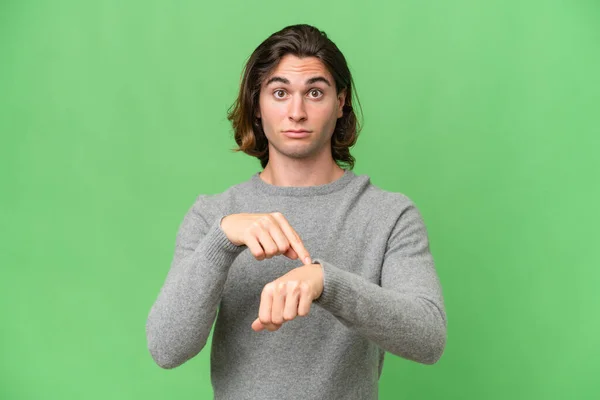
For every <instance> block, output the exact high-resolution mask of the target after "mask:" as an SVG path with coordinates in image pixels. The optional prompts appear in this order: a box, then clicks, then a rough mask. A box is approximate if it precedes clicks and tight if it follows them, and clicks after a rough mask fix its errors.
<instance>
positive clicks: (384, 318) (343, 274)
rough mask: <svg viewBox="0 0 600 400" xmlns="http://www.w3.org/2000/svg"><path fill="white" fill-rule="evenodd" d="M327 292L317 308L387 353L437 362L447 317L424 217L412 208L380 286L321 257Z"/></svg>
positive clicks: (397, 231)
mask: <svg viewBox="0 0 600 400" xmlns="http://www.w3.org/2000/svg"><path fill="white" fill-rule="evenodd" d="M313 262H315V263H319V264H321V265H322V267H323V277H324V289H323V292H322V294H321V296H320V297H319V298H318V299H317V300H315V303H316V304H319V305H320V306H321V307H323V308H324V309H326V310H327V311H329V312H331V313H332V314H333V315H334V316H335V317H336V318H337V319H338V320H339V321H340V322H341V323H342V324H344V325H345V326H347V327H349V328H351V329H355V330H356V331H358V332H359V333H360V334H362V335H363V336H365V337H367V338H368V339H370V340H372V341H373V342H375V343H376V344H377V345H379V346H380V347H381V348H382V349H383V350H385V351H388V352H390V353H393V354H395V355H397V356H400V357H403V358H406V359H409V360H413V361H416V362H420V363H424V364H433V363H435V362H437V361H438V360H439V358H440V357H441V355H442V353H443V351H444V348H445V345H446V326H447V322H446V314H445V310H444V304H443V298H442V289H441V286H440V283H439V279H438V276H437V274H436V272H435V267H434V261H433V257H432V255H431V252H430V249H429V240H428V236H427V231H426V228H425V225H424V223H423V219H422V217H421V215H420V213H419V211H418V209H417V208H416V207H415V206H414V204H412V203H411V204H410V205H409V206H408V207H406V209H404V210H403V212H402V213H401V214H400V216H399V217H398V220H397V221H396V225H395V226H394V228H393V230H392V232H391V234H390V236H389V240H388V243H387V247H386V251H385V257H384V260H383V264H382V269H381V286H379V285H377V284H375V283H373V282H370V281H367V280H366V279H364V278H363V277H361V276H359V275H356V274H354V273H351V272H348V271H345V270H343V269H342V268H340V267H337V266H334V265H332V264H331V263H329V262H327V261H326V260H321V259H319V258H318V257H316V258H315V259H314V261H313Z"/></svg>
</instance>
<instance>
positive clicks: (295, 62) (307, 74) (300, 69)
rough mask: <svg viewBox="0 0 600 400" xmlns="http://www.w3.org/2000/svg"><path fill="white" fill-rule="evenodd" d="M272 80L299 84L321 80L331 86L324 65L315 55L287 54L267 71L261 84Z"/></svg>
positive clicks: (269, 82)
mask: <svg viewBox="0 0 600 400" xmlns="http://www.w3.org/2000/svg"><path fill="white" fill-rule="evenodd" d="M274 82H279V83H284V84H299V85H302V84H305V85H309V84H313V83H316V82H323V83H325V84H327V85H329V86H331V82H332V77H331V74H330V73H329V71H328V70H327V68H326V67H325V65H324V64H323V63H322V62H321V60H319V59H318V58H316V57H304V58H298V57H296V56H290V55H287V56H284V57H283V58H282V59H281V61H280V62H279V64H278V65H277V66H276V67H275V68H274V69H273V70H272V71H271V73H269V75H268V76H267V77H266V78H265V80H264V81H263V85H264V86H267V85H269V84H271V83H274Z"/></svg>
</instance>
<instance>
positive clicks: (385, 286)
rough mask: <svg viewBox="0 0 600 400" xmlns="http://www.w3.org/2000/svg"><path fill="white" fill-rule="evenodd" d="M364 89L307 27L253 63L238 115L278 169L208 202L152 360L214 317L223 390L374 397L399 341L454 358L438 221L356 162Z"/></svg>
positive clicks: (168, 292)
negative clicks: (434, 232)
mask: <svg viewBox="0 0 600 400" xmlns="http://www.w3.org/2000/svg"><path fill="white" fill-rule="evenodd" d="M351 94H352V77H351V75H350V71H349V70H348V66H347V64H346V61H345V59H344V56H343V55H342V53H341V52H340V51H339V50H338V48H337V47H336V46H335V44H333V42H331V40H330V39H329V38H327V36H326V35H325V33H323V32H321V31H319V30H318V29H316V28H314V27H311V26H308V25H294V26H289V27H286V28H284V29H283V30H281V31H280V32H277V33H275V34H273V35H271V36H270V37H269V38H268V39H267V40H265V41H264V42H263V43H262V44H261V45H260V46H259V47H258V48H257V49H256V50H255V51H254V53H253V54H252V56H251V57H250V59H249V60H248V63H247V65H246V68H245V71H244V76H243V79H242V83H241V87H240V93H239V97H238V99H237V101H236V103H235V107H234V108H233V110H232V111H231V112H230V114H229V119H230V120H231V121H232V123H233V127H234V131H235V138H236V142H237V144H238V145H239V150H241V151H244V152H246V153H248V154H250V155H253V156H255V157H257V158H259V160H260V161H261V165H262V167H263V168H264V170H263V171H262V172H260V173H255V174H254V175H253V176H252V177H251V178H250V179H249V180H248V181H246V182H243V183H241V184H238V185H235V186H233V187H231V188H230V189H228V190H227V191H225V192H224V193H221V194H218V195H200V196H198V198H197V199H196V201H195V203H194V204H193V206H192V207H191V209H190V210H189V211H188V213H187V214H186V215H185V217H184V219H183V222H182V224H181V226H180V228H179V232H178V235H177V240H176V247H175V255H174V258H173V262H172V265H171V269H170V271H169V273H168V275H167V278H166V281H165V283H164V285H163V287H162V289H161V291H160V293H159V295H158V298H157V300H156V302H155V304H154V305H153V307H152V309H151V311H150V315H149V317H148V323H147V328H146V329H147V338H148V346H149V349H150V352H151V354H152V356H153V358H154V360H155V361H156V362H157V363H158V365H160V366H161V367H163V368H174V367H176V366H178V365H181V364H182V363H184V362H185V361H187V360H188V359H190V358H192V357H194V356H195V355H196V354H198V353H199V352H200V351H201V350H202V349H203V347H204V345H205V344H206V340H207V338H208V336H209V333H210V330H211V327H212V325H213V322H214V321H215V317H216V324H215V330H214V334H213V340H212V349H211V381H212V384H213V389H214V394H215V398H216V399H373V398H377V393H378V380H379V377H380V375H381V370H382V367H383V358H384V353H385V352H386V351H387V352H390V353H393V354H395V355H398V356H400V357H404V358H406V359H409V360H414V361H416V362H420V363H424V364H433V363H435V362H436V361H437V360H438V359H439V358H440V357H441V355H442V352H443V350H444V347H445V343H446V315H445V311H444V305H443V299H442V292H441V287H440V284H439V280H438V277H437V274H436V271H435V268H434V262H433V258H432V255H431V253H430V249H429V241H428V237H427V232H426V228H425V225H424V223H423V220H422V217H421V215H420V214H419V211H418V210H417V208H416V207H415V205H414V204H413V202H412V201H411V200H410V199H409V198H408V197H406V196H404V195H403V194H400V193H392V192H387V191H384V190H382V189H379V188H377V187H375V186H374V185H372V184H371V183H370V180H369V178H368V176H365V175H361V176H357V175H355V174H354V173H353V172H352V171H351V169H352V167H353V164H354V158H353V157H352V156H351V155H350V152H349V147H350V146H352V145H353V144H354V143H355V142H356V137H357V134H358V131H357V122H356V116H355V114H354V111H353V109H352V105H351V103H352V96H351ZM340 164H342V165H349V168H347V169H343V168H341V167H340ZM313 303H314V306H313ZM217 314H218V315H217Z"/></svg>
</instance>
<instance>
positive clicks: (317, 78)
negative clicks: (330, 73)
mask: <svg viewBox="0 0 600 400" xmlns="http://www.w3.org/2000/svg"><path fill="white" fill-rule="evenodd" d="M273 82H281V83H283V84H285V85H289V84H290V81H289V80H287V79H286V78H283V77H281V76H274V77H272V78H271V79H269V80H268V81H267V84H266V85H265V86H269V85H270V84H271V83H273ZM315 82H324V83H325V84H326V85H327V86H330V87H331V83H329V81H328V80H327V78H325V77H323V76H315V77H312V78H310V79H307V80H306V83H305V84H306V85H312V84H313V83H315Z"/></svg>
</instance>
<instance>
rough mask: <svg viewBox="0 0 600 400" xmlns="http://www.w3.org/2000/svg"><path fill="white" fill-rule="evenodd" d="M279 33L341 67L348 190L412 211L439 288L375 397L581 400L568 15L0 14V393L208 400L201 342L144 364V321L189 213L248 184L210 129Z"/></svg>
mask: <svg viewBox="0 0 600 400" xmlns="http://www.w3.org/2000/svg"><path fill="white" fill-rule="evenodd" d="M294 23H310V24H314V25H316V26H317V27H319V28H320V29H323V30H325V32H327V33H328V35H329V36H330V37H331V38H332V40H333V41H334V42H335V43H336V44H337V45H338V46H339V47H340V49H341V50H342V52H343V53H344V54H345V56H346V58H347V60H348V62H349V65H350V68H351V71H352V72H353V74H354V79H355V82H356V87H357V89H358V96H359V99H360V101H361V103H362V106H363V111H364V122H365V124H364V129H363V131H362V133H361V136H360V139H359V141H358V144H357V146H356V147H355V148H354V151H353V154H354V155H355V156H356V158H357V164H356V168H355V172H356V173H358V174H367V175H369V176H370V177H371V179H372V181H373V183H374V184H376V185H378V186H380V187H381V188H384V189H386V190H391V191H399V192H402V193H405V194H406V195H408V196H409V197H411V198H412V199H413V200H414V201H415V202H416V204H417V205H418V206H419V208H420V210H421V212H422V214H423V216H424V219H425V222H426V224H427V227H428V231H429V235H430V240H431V249H432V253H433V255H434V257H435V259H436V265H437V268H438V272H439V275H440V278H441V281H442V285H443V289H444V296H445V301H446V307H447V313H448V318H449V325H448V344H447V347H446V351H445V353H444V355H443V357H442V359H441V360H440V361H439V363H437V364H436V365H433V366H424V365H420V364H417V363H414V362H410V361H406V360H403V359H401V358H398V357H396V356H393V355H390V354H388V355H387V357H386V364H385V368H384V372H383V376H382V378H381V381H380V388H381V389H380V390H381V394H380V398H381V399H390V400H391V399H414V398H419V399H439V398H444V399H509V398H510V399H565V398H572V399H575V398H577V399H588V398H589V399H591V398H597V397H596V396H598V393H600V387H599V386H600V385H599V384H598V383H594V381H596V382H597V378H598V372H599V371H600V368H599V367H598V366H597V363H598V359H599V356H600V351H599V350H598V346H597V340H598V337H600V323H599V317H598V315H599V313H598V309H599V306H600V296H599V294H598V289H597V288H598V284H599V283H600V279H599V278H600V272H598V266H599V256H598V248H599V244H598V243H599V239H600V236H599V234H598V225H599V224H600V218H599V212H598V205H599V204H600V191H599V183H598V182H599V180H600V179H599V172H600V162H599V158H600V157H599V155H598V154H599V153H598V151H599V150H600V146H599V144H600V142H599V136H600V130H599V129H598V113H599V102H600V85H599V80H598V73H599V71H600V44H599V43H600V3H598V2H596V1H592V0H590V1H516V0H513V1H487V2H479V1H468V0H458V1H453V2H446V1H439V2H423V1H416V0H411V1H400V2H396V3H394V4H392V3H391V2H390V3H388V2H371V3H369V4H367V3H366V2H358V1H355V2H349V1H303V2H296V3H292V2H288V3H285V2H276V1H263V2H242V1H238V2H230V1H222V2H191V1H188V2H167V1H164V2H159V1H127V2H124V1H117V0H113V1H96V2H92V1H85V2H84V1H55V2H51V1H31V2H20V1H16V0H14V1H3V2H2V3H0V133H1V138H2V141H1V158H0V163H1V165H0V167H1V169H0V178H1V181H2V182H1V183H2V185H1V188H2V195H1V196H0V199H1V201H2V204H1V208H0V212H1V217H2V230H1V232H2V233H1V235H2V237H1V240H0V246H1V248H0V250H1V254H2V256H1V265H2V272H1V277H2V278H1V279H0V293H1V297H0V299H1V300H0V301H1V303H0V306H1V311H2V328H1V330H0V332H1V334H0V335H1V336H0V337H1V340H0V346H1V347H0V354H1V356H0V359H1V362H0V366H1V369H0V398H2V399H108V398H110V399H138V398H140V399H141V398H144V399H161V398H169V399H194V398H196V399H208V398H211V397H212V390H211V386H210V366H209V352H208V351H207V349H209V345H207V347H206V348H205V350H204V351H203V352H202V353H201V354H200V355H199V356H197V357H196V358H194V359H192V360H190V361H189V362H188V363H186V364H184V365H182V366H181V367H179V368H176V369H174V370H170V371H166V370H162V369H160V368H159V367H158V366H156V365H155V364H154V362H153V361H152V359H151V357H150V355H149V353H148V351H147V348H146V338H145V331H144V328H145V323H146V317H147V314H148V311H149V309H150V307H151V305H152V303H153V302H154V300H155V298H156V295H157V294H158V290H159V289H160V286H161V285H162V283H163V281H164V278H165V276H166V273H167V270H168V268H169V265H170V261H171V257H172V255H173V248H174V243H175V234H176V231H177V228H178V226H179V224H180V222H181V220H182V218H183V216H184V214H185V212H186V211H187V210H188V208H189V207H190V206H191V205H192V203H193V201H194V199H195V197H196V196H197V195H198V194H200V193H217V192H221V191H223V190H225V189H226V188H228V187H229V186H231V185H234V184H236V183H239V182H241V181H243V180H246V179H248V178H249V177H250V175H251V174H253V173H255V172H256V171H258V170H259V169H260V166H259V163H258V161H257V160H255V159H253V158H250V157H248V156H246V155H244V154H241V153H233V152H232V151H230V149H231V148H232V147H233V145H234V142H233V138H232V133H231V127H230V124H229V123H228V121H227V120H226V111H227V109H228V107H229V106H230V105H231V104H232V102H233V100H234V98H235V96H236V93H237V90H238V83H239V78H240V74H241V70H242V67H243V65H244V62H245V60H246V59H247V57H248V56H249V55H250V54H251V52H252V51H253V50H254V48H255V47H256V46H258V44H259V43H260V42H261V41H262V40H264V39H265V38H266V37H267V36H268V35H270V34H271V33H273V32H275V31H277V30H279V29H281V28H283V27H284V26H286V25H290V24H294ZM248 329H250V327H249V328H248ZM307 373H309V371H307Z"/></svg>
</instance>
